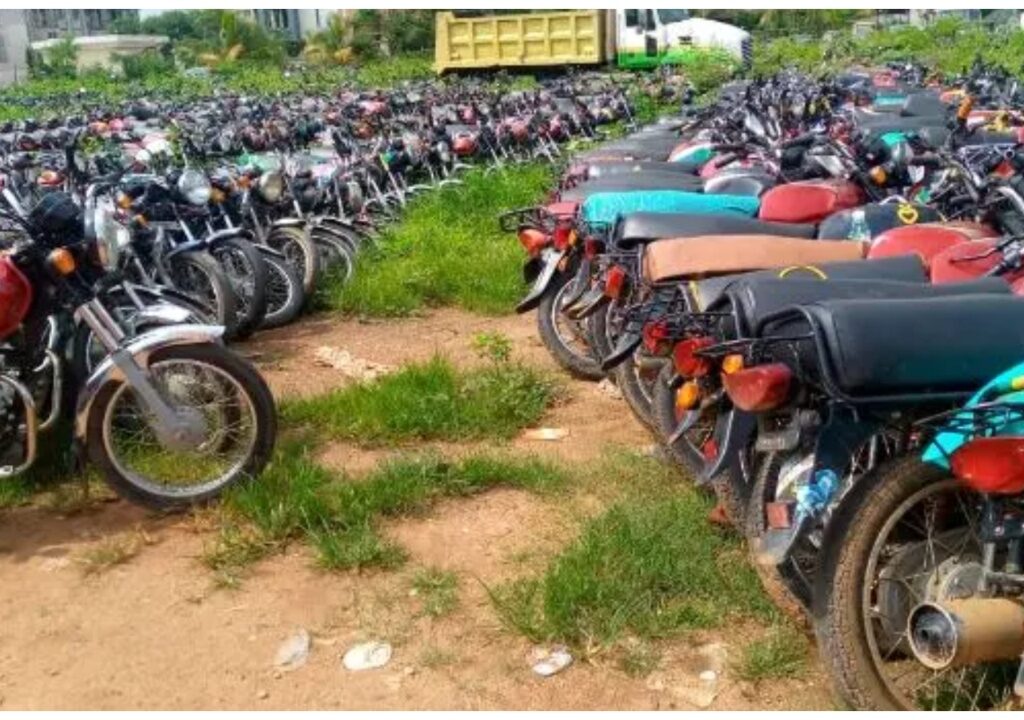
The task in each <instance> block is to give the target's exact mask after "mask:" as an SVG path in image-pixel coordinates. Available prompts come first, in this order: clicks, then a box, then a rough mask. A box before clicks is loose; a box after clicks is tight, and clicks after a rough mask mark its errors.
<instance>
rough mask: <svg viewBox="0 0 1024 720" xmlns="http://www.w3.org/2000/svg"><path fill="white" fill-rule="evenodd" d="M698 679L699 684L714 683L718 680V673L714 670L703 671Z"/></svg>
mask: <svg viewBox="0 0 1024 720" xmlns="http://www.w3.org/2000/svg"><path fill="white" fill-rule="evenodd" d="M698 677H700V680H701V682H705V683H714V682H716V681H717V680H718V673H716V672H715V671H714V670H705V671H704V672H702V673H701V674H700V675H699V676H698Z"/></svg>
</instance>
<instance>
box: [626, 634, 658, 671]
mask: <svg viewBox="0 0 1024 720" xmlns="http://www.w3.org/2000/svg"><path fill="white" fill-rule="evenodd" d="M622 650H623V652H622V655H621V657H620V658H619V667H620V668H621V669H622V671H623V672H624V673H626V674H627V675H629V676H630V677H634V678H641V677H647V676H648V675H650V674H651V673H652V672H654V671H655V670H657V669H658V664H659V663H660V662H661V651H660V650H659V649H658V648H657V647H656V646H655V645H654V644H652V643H649V642H646V641H644V640H636V639H635V638H634V639H632V642H627V643H624V644H623V648H622Z"/></svg>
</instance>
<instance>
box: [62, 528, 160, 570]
mask: <svg viewBox="0 0 1024 720" xmlns="http://www.w3.org/2000/svg"><path fill="white" fill-rule="evenodd" d="M151 542H152V540H151V539H150V538H149V536H148V535H146V534H145V533H144V532H142V531H141V530H136V531H135V532H131V533H122V534H120V535H115V536H113V537H109V538H105V539H104V540H102V541H100V542H99V543H98V544H97V545H95V546H94V547H91V548H89V549H88V550H86V551H84V552H83V553H82V554H81V555H79V556H78V557H77V558H76V559H77V561H78V564H79V565H80V566H81V568H82V573H83V574H85V575H99V574H101V573H104V572H106V571H107V570H110V569H111V568H113V567H116V566H118V565H123V564H125V563H126V562H128V561H129V560H131V559H132V558H133V557H135V556H136V555H138V554H139V551H140V550H142V548H143V546H145V545H147V544H150V543H151Z"/></svg>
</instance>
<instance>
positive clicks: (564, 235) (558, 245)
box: [554, 225, 572, 250]
mask: <svg viewBox="0 0 1024 720" xmlns="http://www.w3.org/2000/svg"><path fill="white" fill-rule="evenodd" d="M554 241H555V249H556V250H565V249H566V248H567V247H569V245H571V244H572V228H571V227H569V226H568V225H558V226H557V227H556V228H555V234H554Z"/></svg>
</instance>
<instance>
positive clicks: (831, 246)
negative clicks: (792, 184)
mask: <svg viewBox="0 0 1024 720" xmlns="http://www.w3.org/2000/svg"><path fill="white" fill-rule="evenodd" d="M866 252H867V244H866V243H862V242H855V241H851V240H840V241H830V240H803V239H799V238H787V237H778V236H776V235H709V236H704V237H690V238H672V239H670V240H658V241H657V242H653V243H651V244H650V245H648V246H647V248H646V249H645V250H644V256H643V271H644V279H645V280H647V281H648V282H652V283H658V282H666V281H669V280H681V279H684V278H685V279H696V278H702V277H708V276H711V275H722V274H724V273H738V272H747V271H749V270H763V269H766V268H782V267H788V266H791V265H792V266H806V265H817V264H819V263H828V262H843V261H846V260H860V259H863V258H864V256H865V254H866Z"/></svg>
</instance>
